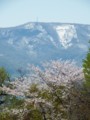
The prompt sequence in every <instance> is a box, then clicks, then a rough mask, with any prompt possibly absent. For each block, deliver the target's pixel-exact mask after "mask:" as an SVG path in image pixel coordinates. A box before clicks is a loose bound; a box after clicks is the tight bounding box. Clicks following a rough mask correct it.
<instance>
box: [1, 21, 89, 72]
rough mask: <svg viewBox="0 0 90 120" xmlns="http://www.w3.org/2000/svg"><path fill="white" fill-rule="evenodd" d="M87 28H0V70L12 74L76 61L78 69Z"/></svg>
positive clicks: (29, 25) (67, 25) (58, 25)
mask: <svg viewBox="0 0 90 120" xmlns="http://www.w3.org/2000/svg"><path fill="white" fill-rule="evenodd" d="M89 40H90V25H82V24H70V23H38V22H37V23H34V22H32V23H27V24H24V25H20V26H17V27H12V28H0V66H4V67H6V68H7V69H8V70H9V71H10V72H11V73H15V70H17V69H18V68H21V67H22V68H25V67H26V66H27V65H28V64H29V63H30V64H35V65H40V64H41V63H42V62H45V61H49V60H57V59H62V60H75V61H76V62H77V64H78V65H81V62H82V59H83V58H84V57H85V54H86V52H87V50H88V41H89Z"/></svg>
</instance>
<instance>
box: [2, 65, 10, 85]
mask: <svg viewBox="0 0 90 120" xmlns="http://www.w3.org/2000/svg"><path fill="white" fill-rule="evenodd" d="M7 80H10V75H9V74H8V72H7V71H6V69H5V68H4V67H1V68H0V85H2V84H3V83H4V82H5V81H7Z"/></svg>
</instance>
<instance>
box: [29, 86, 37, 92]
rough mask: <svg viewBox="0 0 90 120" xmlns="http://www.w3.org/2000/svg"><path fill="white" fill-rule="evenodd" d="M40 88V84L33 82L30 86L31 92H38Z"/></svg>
mask: <svg viewBox="0 0 90 120" xmlns="http://www.w3.org/2000/svg"><path fill="white" fill-rule="evenodd" d="M38 90H39V89H38V85H37V84H32V85H31V86H30V89H29V92H30V93H35V92H37V91H38Z"/></svg>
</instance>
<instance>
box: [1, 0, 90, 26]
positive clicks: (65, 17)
mask: <svg viewBox="0 0 90 120" xmlns="http://www.w3.org/2000/svg"><path fill="white" fill-rule="evenodd" d="M37 18H38V21H39V22H64V23H81V24H90V0H0V27H10V26H17V25H20V24H23V23H27V22H31V21H33V22H35V21H37Z"/></svg>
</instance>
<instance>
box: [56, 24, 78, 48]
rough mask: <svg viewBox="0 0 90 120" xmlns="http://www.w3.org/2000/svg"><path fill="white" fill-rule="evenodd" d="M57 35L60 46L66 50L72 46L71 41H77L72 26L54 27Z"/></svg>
mask: <svg viewBox="0 0 90 120" xmlns="http://www.w3.org/2000/svg"><path fill="white" fill-rule="evenodd" d="M56 31H57V34H58V36H59V38H60V39H59V40H60V44H62V46H63V47H64V48H65V49H67V48H68V47H70V46H72V43H71V41H72V39H73V38H76V39H77V32H76V29H75V26H74V25H61V26H57V27H56Z"/></svg>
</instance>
